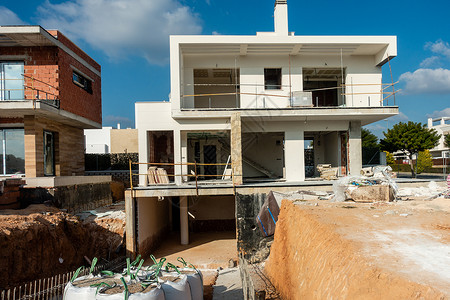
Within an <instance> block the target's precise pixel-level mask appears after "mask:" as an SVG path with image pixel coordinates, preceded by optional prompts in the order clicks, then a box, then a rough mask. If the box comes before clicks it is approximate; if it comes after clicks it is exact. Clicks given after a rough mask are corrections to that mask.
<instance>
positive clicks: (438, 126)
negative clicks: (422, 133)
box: [428, 117, 450, 158]
mask: <svg viewBox="0 0 450 300" xmlns="http://www.w3.org/2000/svg"><path fill="white" fill-rule="evenodd" d="M428 128H429V129H435V130H436V131H437V133H439V134H440V135H441V138H440V139H439V145H438V146H437V147H435V148H433V149H431V150H430V153H431V155H433V157H434V158H440V157H444V155H445V152H449V151H450V148H448V147H445V145H444V135H446V134H450V117H442V118H436V119H433V118H429V119H428ZM447 157H448V156H447Z"/></svg>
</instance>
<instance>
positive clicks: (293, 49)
mask: <svg viewBox="0 0 450 300" xmlns="http://www.w3.org/2000/svg"><path fill="white" fill-rule="evenodd" d="M301 48H302V45H301V44H296V45H295V46H294V47H292V51H291V55H297V54H298V53H299V52H300V49H301Z"/></svg>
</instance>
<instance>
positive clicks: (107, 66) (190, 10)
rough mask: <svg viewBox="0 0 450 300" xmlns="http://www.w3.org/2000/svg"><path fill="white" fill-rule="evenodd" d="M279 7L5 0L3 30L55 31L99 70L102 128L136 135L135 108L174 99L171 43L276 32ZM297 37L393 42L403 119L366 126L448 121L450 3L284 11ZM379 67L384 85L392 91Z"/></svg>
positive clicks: (268, 0) (210, 0)
mask: <svg viewBox="0 0 450 300" xmlns="http://www.w3.org/2000/svg"><path fill="white" fill-rule="evenodd" d="M273 5H274V0H262V1H261V0H259V1H254V0H247V1H242V0H241V1H236V0H228V1H223V0H222V1H219V0H72V1H67V0H65V1H62V0H51V1H49V0H0V25H18V24H30V25H36V24H39V25H41V26H43V27H44V28H46V29H59V30H60V31H62V32H63V33H64V34H65V35H67V36H68V37H69V38H71V39H72V40H73V41H74V42H75V43H77V44H78V45H79V46H80V47H81V48H82V49H83V50H85V51H86V52H87V53H88V54H89V55H90V56H91V57H92V58H94V59H95V60H96V61H97V62H99V63H100V64H101V66H102V97H103V125H104V126H115V125H116V123H117V122H120V123H122V128H123V127H132V126H134V102H136V101H147V100H165V99H167V98H168V95H169V93H170V83H169V63H168V56H169V52H168V49H169V39H168V36H169V35H170V34H239V35H240V34H250V35H254V34H255V33H256V32H257V31H273V17H272V16H273ZM288 6H289V30H290V31H295V32H296V34H297V35H397V37H398V56H397V57H396V58H395V59H394V60H393V61H392V72H393V77H394V81H398V80H400V83H399V84H398V85H397V88H401V89H402V91H401V92H400V93H399V94H398V95H397V97H396V100H397V104H398V105H399V107H400V114H399V115H398V116H396V117H392V118H390V119H389V120H388V121H380V122H377V123H374V124H371V125H369V126H367V127H368V128H369V129H370V130H372V131H373V132H374V133H375V134H377V135H378V136H380V137H381V136H382V131H383V130H385V129H386V128H387V126H389V127H391V126H392V125H393V124H395V123H397V122H399V121H403V122H404V121H408V120H411V121H415V122H422V123H426V121H427V118H428V117H440V116H450V45H449V43H450V25H449V23H448V12H449V11H450V1H448V0H434V1H430V2H428V3H424V2H423V1H416V0H411V1H396V0H391V1H389V2H385V3H382V2H377V3H376V4H375V3H374V2H369V1H360V0H358V1H356V0H347V1H331V0H330V1H328V0H322V1H320V0H317V1H298V0H297V1H293V0H290V1H288ZM390 81H391V79H390V72H389V67H388V66H387V65H385V66H384V67H383V82H385V83H388V82H390Z"/></svg>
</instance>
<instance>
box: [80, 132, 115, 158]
mask: <svg viewBox="0 0 450 300" xmlns="http://www.w3.org/2000/svg"><path fill="white" fill-rule="evenodd" d="M111 129H112V127H103V128H102V129H85V130H84V140H85V149H86V150H85V153H87V154H94V153H97V154H106V153H110V150H111Z"/></svg>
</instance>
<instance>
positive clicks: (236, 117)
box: [231, 112, 243, 185]
mask: <svg viewBox="0 0 450 300" xmlns="http://www.w3.org/2000/svg"><path fill="white" fill-rule="evenodd" d="M231 167H232V169H233V183H234V184H235V185H241V184H242V183H243V174H242V122H241V113H239V112H235V113H232V114H231Z"/></svg>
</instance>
